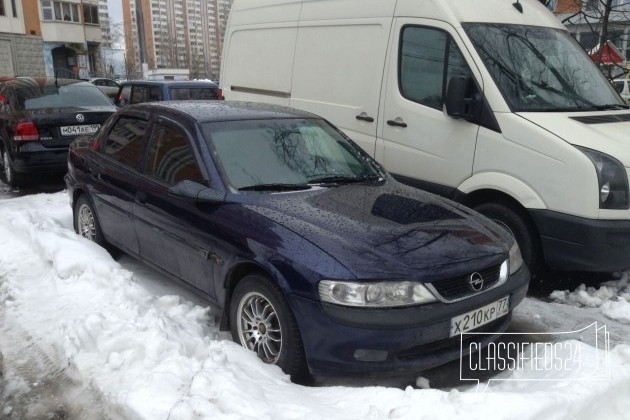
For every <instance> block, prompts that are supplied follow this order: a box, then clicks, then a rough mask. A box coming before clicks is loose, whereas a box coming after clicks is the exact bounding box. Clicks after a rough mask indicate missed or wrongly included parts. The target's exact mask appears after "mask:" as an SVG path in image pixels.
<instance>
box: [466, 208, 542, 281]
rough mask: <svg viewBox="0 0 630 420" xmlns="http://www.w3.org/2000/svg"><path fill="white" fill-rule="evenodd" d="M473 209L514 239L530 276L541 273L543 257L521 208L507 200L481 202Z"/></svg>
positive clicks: (534, 234)
mask: <svg viewBox="0 0 630 420" xmlns="http://www.w3.org/2000/svg"><path fill="white" fill-rule="evenodd" d="M474 209H475V210H476V211H478V212H479V213H481V214H483V215H484V216H486V217H487V218H489V219H490V220H492V221H493V222H495V223H497V224H498V225H499V226H501V227H503V228H504V229H505V230H507V231H508V232H509V233H510V234H511V235H512V236H513V237H514V238H515V239H516V242H517V243H518V246H519V248H520V249H521V255H522V256H523V261H524V262H525V264H526V265H527V268H529V271H530V273H531V275H532V278H534V277H535V276H537V275H538V274H541V272H542V267H543V259H542V253H541V249H540V245H539V241H538V236H537V235H536V233H535V230H534V228H533V227H532V225H531V222H530V221H529V220H528V218H527V215H526V214H524V213H523V211H522V210H520V209H518V208H516V207H515V206H513V205H511V204H509V203H507V202H490V203H483V204H479V205H478V206H475V207H474Z"/></svg>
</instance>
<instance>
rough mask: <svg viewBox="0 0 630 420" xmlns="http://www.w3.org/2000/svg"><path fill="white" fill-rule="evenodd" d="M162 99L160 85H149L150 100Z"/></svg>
mask: <svg viewBox="0 0 630 420" xmlns="http://www.w3.org/2000/svg"><path fill="white" fill-rule="evenodd" d="M161 100H162V89H160V87H159V86H151V87H149V99H148V102H158V101H161Z"/></svg>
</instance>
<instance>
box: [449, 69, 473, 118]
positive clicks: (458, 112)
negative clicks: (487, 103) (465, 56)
mask: <svg viewBox="0 0 630 420" xmlns="http://www.w3.org/2000/svg"><path fill="white" fill-rule="evenodd" d="M471 83H472V81H471V80H470V78H468V77H463V76H455V77H452V78H451V79H450V80H449V81H448V88H447V89H446V99H445V101H444V106H445V107H446V114H447V115H449V116H451V117H453V118H457V119H459V118H462V119H466V120H470V119H472V117H473V105H474V103H475V99H474V97H473V95H472V94H471V92H470V91H471V89H470V85H471Z"/></svg>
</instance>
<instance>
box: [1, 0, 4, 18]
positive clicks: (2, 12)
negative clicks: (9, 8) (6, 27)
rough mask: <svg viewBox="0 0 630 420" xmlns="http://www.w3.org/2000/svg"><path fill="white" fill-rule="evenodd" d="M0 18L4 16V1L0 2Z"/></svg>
mask: <svg viewBox="0 0 630 420" xmlns="http://www.w3.org/2000/svg"><path fill="white" fill-rule="evenodd" d="M0 16H5V12H4V0H0Z"/></svg>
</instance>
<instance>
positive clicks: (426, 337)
mask: <svg viewBox="0 0 630 420" xmlns="http://www.w3.org/2000/svg"><path fill="white" fill-rule="evenodd" d="M529 278H530V275H529V271H528V270H527V268H526V267H525V266H523V268H521V269H520V270H519V271H517V272H516V273H514V274H513V275H512V276H511V277H510V279H509V280H508V281H507V282H506V283H505V284H503V285H501V286H499V287H496V288H494V289H490V290H488V291H486V292H483V293H480V294H478V295H475V296H472V297H470V298H468V299H465V300H462V301H459V302H455V303H441V302H436V303H431V304H426V305H418V306H412V307H406V308H389V309H377V308H370V309H366V308H351V307H344V306H339V305H332V304H327V303H322V302H319V301H314V300H311V299H307V298H305V297H302V296H298V295H294V294H291V295H289V296H288V297H289V304H290V306H291V309H292V310H293V312H294V314H295V318H296V320H297V321H298V325H299V327H300V331H301V335H302V342H303V344H304V350H305V352H306V358H307V362H308V365H309V368H310V370H311V372H313V373H319V374H324V375H346V374H366V373H378V372H381V373H388V374H389V373H400V372H406V373H409V372H418V371H421V370H425V369H429V368H432V367H435V366H439V365H442V364H445V363H447V362H450V361H452V360H456V359H458V358H459V357H460V355H462V353H463V355H466V354H468V349H469V346H468V345H467V344H466V343H468V342H469V341H472V340H474V341H475V342H476V343H478V348H482V347H485V346H486V345H487V344H488V343H490V342H492V341H495V340H496V339H497V338H498V337H499V336H500V335H501V333H502V332H504V331H505V330H506V329H507V328H508V326H509V323H510V320H511V317H512V310H513V309H514V307H515V306H516V305H518V304H519V303H520V302H521V301H522V300H523V298H524V297H525V295H526V293H527V288H528V286H529ZM506 296H509V297H510V308H509V313H508V314H507V315H505V316H503V317H501V318H498V319H496V320H494V321H492V322H490V323H489V324H486V325H482V326H480V327H479V328H478V329H476V330H473V331H471V333H470V334H466V335H464V336H463V337H464V342H462V336H461V335H455V336H453V337H450V328H451V319H452V318H453V317H456V316H458V315H461V314H463V313H466V312H468V311H471V310H475V309H478V308H481V307H483V306H484V305H487V304H489V303H491V302H494V301H496V300H499V299H501V298H504V297H506ZM475 332H477V333H481V332H483V333H484V334H474V333H475ZM462 350H463V351H462Z"/></svg>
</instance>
